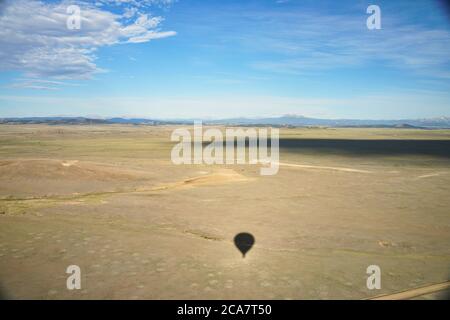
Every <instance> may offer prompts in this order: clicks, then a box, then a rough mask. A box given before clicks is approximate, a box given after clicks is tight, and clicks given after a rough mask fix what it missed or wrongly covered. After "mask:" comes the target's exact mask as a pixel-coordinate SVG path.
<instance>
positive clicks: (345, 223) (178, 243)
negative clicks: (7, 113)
mask: <svg viewBox="0 0 450 320" xmlns="http://www.w3.org/2000/svg"><path fill="white" fill-rule="evenodd" d="M173 129H174V127H170V126H160V127H158V126H156V127H155V126H132V125H97V126H89V125H86V126H77V125H73V126H71V125H67V126H48V125H2V126H0V291H1V292H0V295H1V298H10V299H241V298H242V299H365V298H370V297H373V296H376V295H380V294H388V293H394V292H399V291H403V290H408V289H412V288H417V287H421V286H424V285H429V284H434V283H440V282H444V281H448V280H449V272H450V130H413V129H361V128H355V129H353V128H351V129H350V128H349V129H332V128H328V129H325V128H323V129H322V128H309V129H308V128H302V129H290V128H283V129H281V137H280V162H281V166H280V170H279V173H278V174H277V175H274V176H261V175H260V174H259V168H260V165H212V166H209V165H174V164H172V162H171V159H170V152H171V149H172V147H173V145H174V143H173V142H171V141H170V134H171V132H172V130H173ZM240 232H249V233H251V234H252V235H253V236H254V237H255V239H256V242H255V245H254V247H253V248H252V249H251V250H250V251H249V252H248V254H247V255H246V257H245V258H243V257H242V255H241V253H240V252H239V251H238V250H237V249H236V247H235V246H234V243H233V238H234V236H235V235H236V234H238V233H240ZM69 265H78V266H80V268H81V278H82V280H81V289H80V290H68V289H67V288H66V279H67V277H68V274H66V268H67V267H68V266H69ZM369 265H378V266H379V267H380V268H381V286H382V287H381V289H380V290H369V289H367V287H366V280H367V277H368V275H367V274H366V268H367V267H368V266H369ZM439 297H442V295H439V294H430V295H427V296H423V297H422V298H428V299H432V298H439Z"/></svg>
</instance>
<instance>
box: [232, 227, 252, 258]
mask: <svg viewBox="0 0 450 320" xmlns="http://www.w3.org/2000/svg"><path fill="white" fill-rule="evenodd" d="M254 243H255V238H254V237H253V235H251V234H250V233H247V232H241V233H238V234H237V235H236V236H235V237H234V244H235V245H236V247H237V248H238V249H239V251H240V252H241V253H242V258H245V254H246V253H247V252H248V251H249V250H250V249H251V248H252V246H253V244H254Z"/></svg>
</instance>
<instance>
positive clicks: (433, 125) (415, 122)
mask: <svg viewBox="0 0 450 320" xmlns="http://www.w3.org/2000/svg"><path fill="white" fill-rule="evenodd" d="M193 121H194V120H192V119H186V120H184V119H179V120H156V119H146V118H107V119H95V118H85V117H25V118H0V124H136V125H137V124H141V125H168V124H192V123H193ZM203 123H204V124H211V125H240V126H268V125H271V126H279V127H318V126H320V127H374V128H423V129H442V128H450V117H439V118H430V119H402V120H360V119H316V118H307V117H303V116H297V115H284V116H281V117H273V118H230V119H220V120H203Z"/></svg>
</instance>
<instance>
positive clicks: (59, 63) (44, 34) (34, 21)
mask: <svg viewBox="0 0 450 320" xmlns="http://www.w3.org/2000/svg"><path fill="white" fill-rule="evenodd" d="M172 2H173V1H169V0H151V1H150V0H149V1H133V0H114V1H113V0H111V1H108V0H100V1H98V2H96V3H95V4H92V3H89V2H85V1H77V2H76V4H77V5H79V6H80V8H81V28H80V29H79V30H71V29H69V28H67V25H66V21H67V18H68V17H69V14H68V13H67V7H68V6H69V5H70V4H73V2H69V1H61V2H56V3H55V2H51V3H43V2H41V1H29V0H16V1H10V0H7V1H5V2H4V3H2V4H1V9H0V47H1V48H2V50H1V51H0V71H19V72H22V73H23V74H24V75H25V76H27V77H30V78H51V79H58V80H64V79H90V78H92V76H93V75H94V74H95V73H99V72H103V71H104V70H102V69H101V68H99V67H98V66H97V64H96V55H95V52H96V51H97V50H98V49H99V48H101V47H104V46H111V45H116V44H120V43H140V42H147V41H150V40H153V39H160V38H165V37H170V36H173V35H175V34H176V33H175V32H174V31H161V30H160V25H161V23H162V21H163V18H162V17H160V16H150V15H149V14H148V13H145V8H146V6H150V5H153V4H160V5H169V4H170V3H172ZM106 4H109V5H117V6H119V7H120V8H121V6H122V5H127V7H126V8H127V10H125V9H123V13H122V14H118V13H117V10H116V11H115V12H116V13H113V12H112V11H111V9H110V8H109V9H108V7H107V6H106ZM35 88H38V87H35Z"/></svg>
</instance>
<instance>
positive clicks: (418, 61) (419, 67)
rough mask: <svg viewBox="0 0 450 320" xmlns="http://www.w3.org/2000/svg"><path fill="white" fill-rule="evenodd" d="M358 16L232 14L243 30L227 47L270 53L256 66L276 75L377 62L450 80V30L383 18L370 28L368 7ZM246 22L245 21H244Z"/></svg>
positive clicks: (228, 40) (234, 35)
mask: <svg viewBox="0 0 450 320" xmlns="http://www.w3.org/2000/svg"><path fill="white" fill-rule="evenodd" d="M360 9H361V10H360V12H359V14H355V13H351V14H350V13H348V14H342V13H329V12H327V13H324V12H320V13H319V12H317V11H311V10H309V11H293V12H291V11H286V10H278V11H261V12H251V13H250V12H243V13H228V14H229V17H228V18H224V20H225V21H234V22H236V24H238V25H239V29H240V32H239V33H236V34H232V35H228V36H227V38H226V39H225V40H226V41H227V44H228V45H229V44H230V43H234V44H235V45H237V46H239V47H240V48H243V49H245V50H251V51H252V52H260V53H262V54H266V56H267V55H268V54H270V57H268V58H267V57H266V58H262V59H258V60H254V61H253V62H251V63H250V65H251V66H252V67H253V68H256V69H258V70H264V71H272V72H277V73H291V74H305V73H320V72H323V71H326V70H330V69H339V68H347V67H354V66H364V65H368V64H370V63H376V64H378V65H381V66H385V67H389V68H396V69H401V70H404V71H408V72H411V73H416V74H420V75H425V76H430V77H436V78H445V79H448V78H449V73H448V72H443V71H442V70H448V67H449V66H450V31H449V30H448V29H446V28H443V27H440V28H438V27H433V26H432V25H425V24H419V23H417V22H415V23H413V22H411V21H408V20H407V19H404V17H402V16H401V14H398V15H396V16H395V17H393V16H392V15H391V16H389V15H387V14H386V15H382V29H381V30H368V29H367V27H366V18H367V17H368V15H366V14H365V11H364V10H363V9H364V8H363V7H361V8H360ZM244 21H245V22H244ZM227 23H228V22H227Z"/></svg>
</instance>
